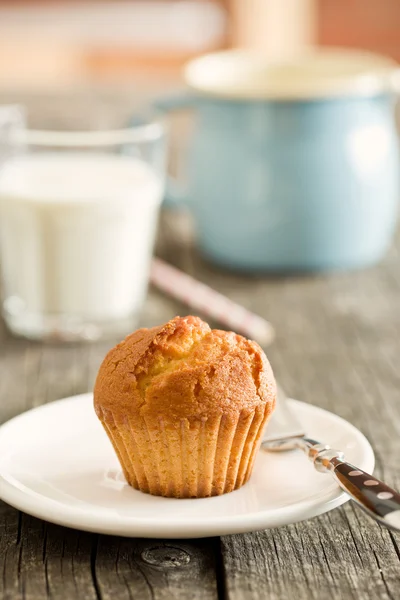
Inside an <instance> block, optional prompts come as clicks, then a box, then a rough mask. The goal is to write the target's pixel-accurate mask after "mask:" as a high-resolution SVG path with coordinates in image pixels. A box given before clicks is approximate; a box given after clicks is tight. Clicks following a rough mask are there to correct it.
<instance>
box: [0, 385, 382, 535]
mask: <svg viewBox="0 0 400 600" xmlns="http://www.w3.org/2000/svg"><path fill="white" fill-rule="evenodd" d="M92 398H93V394H92V393H91V392H87V393H84V394H78V395H76V396H69V397H67V398H62V399H60V400H55V401H53V402H50V403H47V404H43V405H41V406H37V407H34V408H32V409H30V410H28V411H25V412H24V413H21V414H20V415H17V416H16V417H14V418H12V419H10V420H9V421H7V422H6V423H4V424H3V425H1V426H0V438H1V436H2V434H3V433H5V432H6V430H7V429H8V428H9V427H12V426H15V424H16V423H18V421H23V420H24V419H26V418H29V416H30V415H31V414H32V413H37V412H40V411H46V410H49V409H51V410H57V407H58V406H59V405H60V404H66V403H69V402H71V403H72V402H79V401H82V400H84V401H88V400H89V399H92ZM288 401H289V403H290V404H292V405H293V406H294V407H296V406H299V405H301V406H303V407H304V406H305V407H306V408H307V409H309V410H312V411H313V412H316V413H319V414H321V413H322V414H324V415H326V416H329V418H330V419H333V420H334V421H336V422H337V423H338V424H340V425H342V426H343V425H344V426H345V427H346V428H347V429H351V430H352V433H353V434H354V435H355V437H356V438H358V439H359V440H360V442H361V443H362V445H363V451H364V455H365V456H364V460H363V463H362V465H358V466H359V467H360V468H363V469H364V470H366V471H369V472H371V473H372V472H373V469H374V466H375V456H374V451H373V449H372V446H371V444H370V442H369V441H368V440H367V438H366V437H365V436H364V434H363V433H362V432H361V431H360V430H359V429H357V427H355V426H354V425H352V424H351V423H349V422H348V421H346V419H344V418H342V417H340V416H339V415H336V414H334V413H332V412H330V411H328V410H326V409H323V408H321V407H319V406H315V405H313V404H310V403H307V402H302V401H300V400H294V399H289V400H288ZM28 415H29V416H28ZM310 468H311V466H310ZM139 493H140V492H139ZM231 493H233V494H234V493H235V491H234V492H231ZM222 497H223V496H222ZM0 498H1V500H3V501H4V502H6V503H7V504H9V505H11V506H13V507H14V508H16V509H17V510H21V511H23V512H25V513H27V514H29V515H31V516H33V517H36V518H39V519H42V520H45V521H48V522H51V523H55V524H57V525H61V526H64V527H71V528H73V529H79V530H82V531H88V532H92V533H100V534H106V535H120V536H124V537H147V538H169V539H174V538H175V539H177V538H181V539H183V538H200V537H210V536H220V535H229V534H235V533H246V532H250V531H258V530H262V529H268V528H273V527H281V526H283V525H288V524H292V523H297V522H299V521H303V520H306V519H310V518H313V517H316V516H319V515H321V514H324V513H325V512H329V511H330V510H333V509H334V508H337V507H338V506H341V505H342V504H344V503H345V502H347V501H348V500H350V498H349V496H348V495H347V494H346V493H345V492H343V491H342V490H341V489H340V488H339V487H337V488H336V489H333V490H331V491H327V492H326V493H325V494H318V495H317V496H316V497H315V498H309V499H306V500H303V501H302V502H298V503H296V504H294V505H293V504H289V505H286V506H283V507H278V508H276V509H274V511H273V513H272V514H273V516H272V518H271V510H267V511H266V510H264V511H256V512H251V513H247V514H244V515H240V516H239V517H238V516H235V517H232V516H231V515H223V516H218V517H210V518H207V520H202V521H195V520H194V519H193V516H191V517H190V518H186V519H179V521H172V523H171V520H169V521H168V522H164V523H162V522H157V521H156V522H155V520H154V518H152V517H131V516H126V515H125V516H124V517H120V516H118V514H116V513H110V512H109V510H108V509H106V508H103V509H100V508H99V510H97V511H96V512H95V513H94V514H93V513H92V512H91V511H90V509H89V508H87V509H84V508H82V507H76V506H68V505H66V504H63V503H62V502H59V501H57V500H54V499H52V498H48V497H46V496H43V495H42V494H40V493H38V492H35V491H34V490H31V489H30V488H28V487H27V486H24V485H23V484H21V483H20V482H18V480H17V479H15V478H14V477H13V476H12V475H7V473H4V472H3V467H2V464H1V461H0ZM169 500H171V499H169ZM175 500H176V502H177V503H179V502H180V500H179V499H175ZM212 500H215V499H214V498H202V499H194V500H193V501H196V502H199V501H201V502H207V501H212ZM268 517H269V518H268ZM188 528H189V529H188Z"/></svg>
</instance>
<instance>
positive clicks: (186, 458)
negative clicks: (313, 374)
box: [98, 403, 273, 498]
mask: <svg viewBox="0 0 400 600" xmlns="http://www.w3.org/2000/svg"><path fill="white" fill-rule="evenodd" d="M272 408H273V406H272V405H271V404H270V403H267V404H266V405H263V406H258V407H257V408H256V409H255V410H253V411H244V410H242V411H240V412H237V413H236V414H233V415H232V414H224V413H222V414H220V415H215V416H210V417H208V418H204V419H201V418H198V417H194V418H193V419H181V420H179V421H172V420H170V419H168V418H167V417H165V416H164V417H158V418H154V417H152V418H150V417H147V418H143V417H140V418H139V419H138V418H135V419H132V418H131V419H129V418H127V417H124V416H121V414H118V413H113V411H111V410H106V409H100V410H99V411H98V416H99V418H100V420H101V422H102V424H103V426H104V429H105V430H106V432H107V434H108V437H109V438H110V440H111V443H112V445H113V447H114V449H115V452H116V454H117V456H118V459H119V462H120V463H121V467H122V470H123V472H124V475H125V478H126V480H127V482H128V483H129V484H130V485H131V486H132V487H134V488H135V489H138V490H141V491H142V492H147V493H150V494H153V495H156V496H167V497H175V498H204V497H208V496H218V495H220V494H225V493H227V492H231V491H232V490H235V489H238V488H240V487H241V486H242V485H243V484H244V483H246V481H248V479H249V477H250V475H251V472H252V470H253V465H254V460H255V457H256V454H257V451H258V448H259V445H260V442H261V435H262V433H263V430H264V426H265V424H266V422H267V420H268V418H269V416H270V414H271V412H272Z"/></svg>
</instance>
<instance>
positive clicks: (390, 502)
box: [261, 388, 400, 531]
mask: <svg viewBox="0 0 400 600" xmlns="http://www.w3.org/2000/svg"><path fill="white" fill-rule="evenodd" d="M286 400H287V398H286V395H285V394H284V392H283V391H282V389H281V388H279V391H278V402H277V406H276V409H275V411H274V413H273V415H272V418H271V421H270V423H269V424H268V427H267V429H266V432H265V434H264V437H263V441H262V443H261V447H262V448H263V449H264V450H266V451H268V452H285V451H287V450H295V449H299V450H302V451H303V452H304V453H305V455H306V456H307V457H308V458H309V459H310V460H311V462H312V463H313V465H314V467H315V469H316V470H317V471H319V472H320V473H329V474H330V475H332V476H333V477H334V479H335V480H336V481H337V483H338V484H339V486H340V487H341V488H342V489H343V490H344V491H345V492H346V493H347V494H348V495H349V496H350V498H351V499H352V500H354V502H356V503H357V504H358V506H360V507H361V508H362V509H364V511H365V512H367V513H368V515H369V516H370V517H372V518H373V519H375V520H376V521H379V523H381V524H382V525H385V526H386V527H388V528H390V529H394V530H397V531H400V494H399V493H398V492H396V491H395V490H393V489H392V488H390V487H389V486H388V485H386V484H385V483H383V481H380V480H379V479H377V478H376V477H373V475H370V474H369V473H366V472H365V471H363V470H362V469H359V468H358V467H356V466H354V465H352V464H350V463H348V462H346V461H345V459H344V454H343V452H341V451H340V450H335V449H334V448H331V447H330V446H329V445H328V444H325V443H323V442H320V441H317V440H313V439H311V438H309V437H307V435H306V433H305V431H304V428H303V427H302V425H301V424H300V423H299V422H298V421H297V419H296V417H295V415H294V414H293V412H292V410H291V408H290V407H289V405H288V403H287V401H286Z"/></svg>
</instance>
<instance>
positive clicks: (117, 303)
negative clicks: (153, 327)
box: [0, 121, 166, 340]
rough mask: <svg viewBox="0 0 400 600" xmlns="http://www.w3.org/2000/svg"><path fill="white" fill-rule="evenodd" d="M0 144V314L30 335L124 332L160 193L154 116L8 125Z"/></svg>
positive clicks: (141, 287) (139, 287)
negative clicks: (60, 126)
mask: <svg viewBox="0 0 400 600" xmlns="http://www.w3.org/2000/svg"><path fill="white" fill-rule="evenodd" d="M7 131H8V134H7V139H5V138H4V136H3V139H2V128H1V127H0V148H3V150H4V147H6V148H7V146H8V147H9V152H8V153H4V151H3V152H2V156H1V157H0V264H1V271H2V280H3V281H2V310H3V316H4V319H5V321H6V323H7V325H8V327H9V329H10V330H11V331H12V332H14V333H16V334H19V335H23V336H25V337H28V338H33V339H46V338H50V339H60V340H79V339H97V338H100V337H103V336H108V335H124V334H126V333H128V332H129V331H131V330H132V328H134V326H135V323H136V321H137V318H138V315H139V313H140V310H141V307H142V305H143V301H144V299H145V295H146V291H147V290H146V289H147V282H148V274H149V267H150V260H151V256H152V250H153V242H154V237H155V231H156V224H157V216H158V212H159V207H160V203H161V200H162V196H163V188H164V176H165V163H166V161H165V155H166V135H165V129H164V126H163V124H162V122H158V121H154V122H149V123H146V124H144V125H141V126H138V127H132V128H128V129H123V130H110V131H79V132H77V131H65V132H61V131H38V130H29V129H26V128H23V127H19V128H16V129H15V132H14V135H12V136H10V132H9V129H8V130H7Z"/></svg>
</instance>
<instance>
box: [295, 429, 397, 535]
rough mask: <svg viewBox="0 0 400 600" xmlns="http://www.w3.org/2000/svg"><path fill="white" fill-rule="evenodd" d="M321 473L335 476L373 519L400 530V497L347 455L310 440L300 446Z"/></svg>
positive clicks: (302, 442) (305, 439)
mask: <svg viewBox="0 0 400 600" xmlns="http://www.w3.org/2000/svg"><path fill="white" fill-rule="evenodd" d="M297 445H298V447H299V448H301V449H302V450H303V451H304V452H305V453H306V454H307V456H308V457H309V458H310V459H311V460H312V461H313V463H314V466H315V468H316V469H317V470H318V471H321V472H323V473H324V472H325V473H328V472H329V473H332V475H333V476H334V478H335V479H336V481H337V482H338V484H339V485H340V487H341V488H342V489H343V490H344V491H345V492H346V493H347V494H349V496H350V498H351V499H352V500H354V502H357V504H358V505H359V506H361V508H363V509H364V510H365V511H366V512H367V513H368V514H369V515H370V516H371V517H372V518H374V519H376V520H377V521H379V522H380V523H382V524H383V525H386V527H389V528H391V529H395V530H397V531H400V494H399V493H398V492H396V491H395V490H393V489H392V488H390V487H389V486H388V485H386V484H385V483H383V481H380V480H379V479H377V478H376V477H374V476H373V475H369V473H366V472H365V471H362V470H361V469H359V468H358V467H355V466H354V465H352V464H350V463H348V462H345V460H344V457H343V453H342V452H339V451H337V450H333V449H331V448H329V446H326V445H323V444H320V443H319V442H316V441H315V440H311V439H308V438H301V439H299V443H298V444H297Z"/></svg>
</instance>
